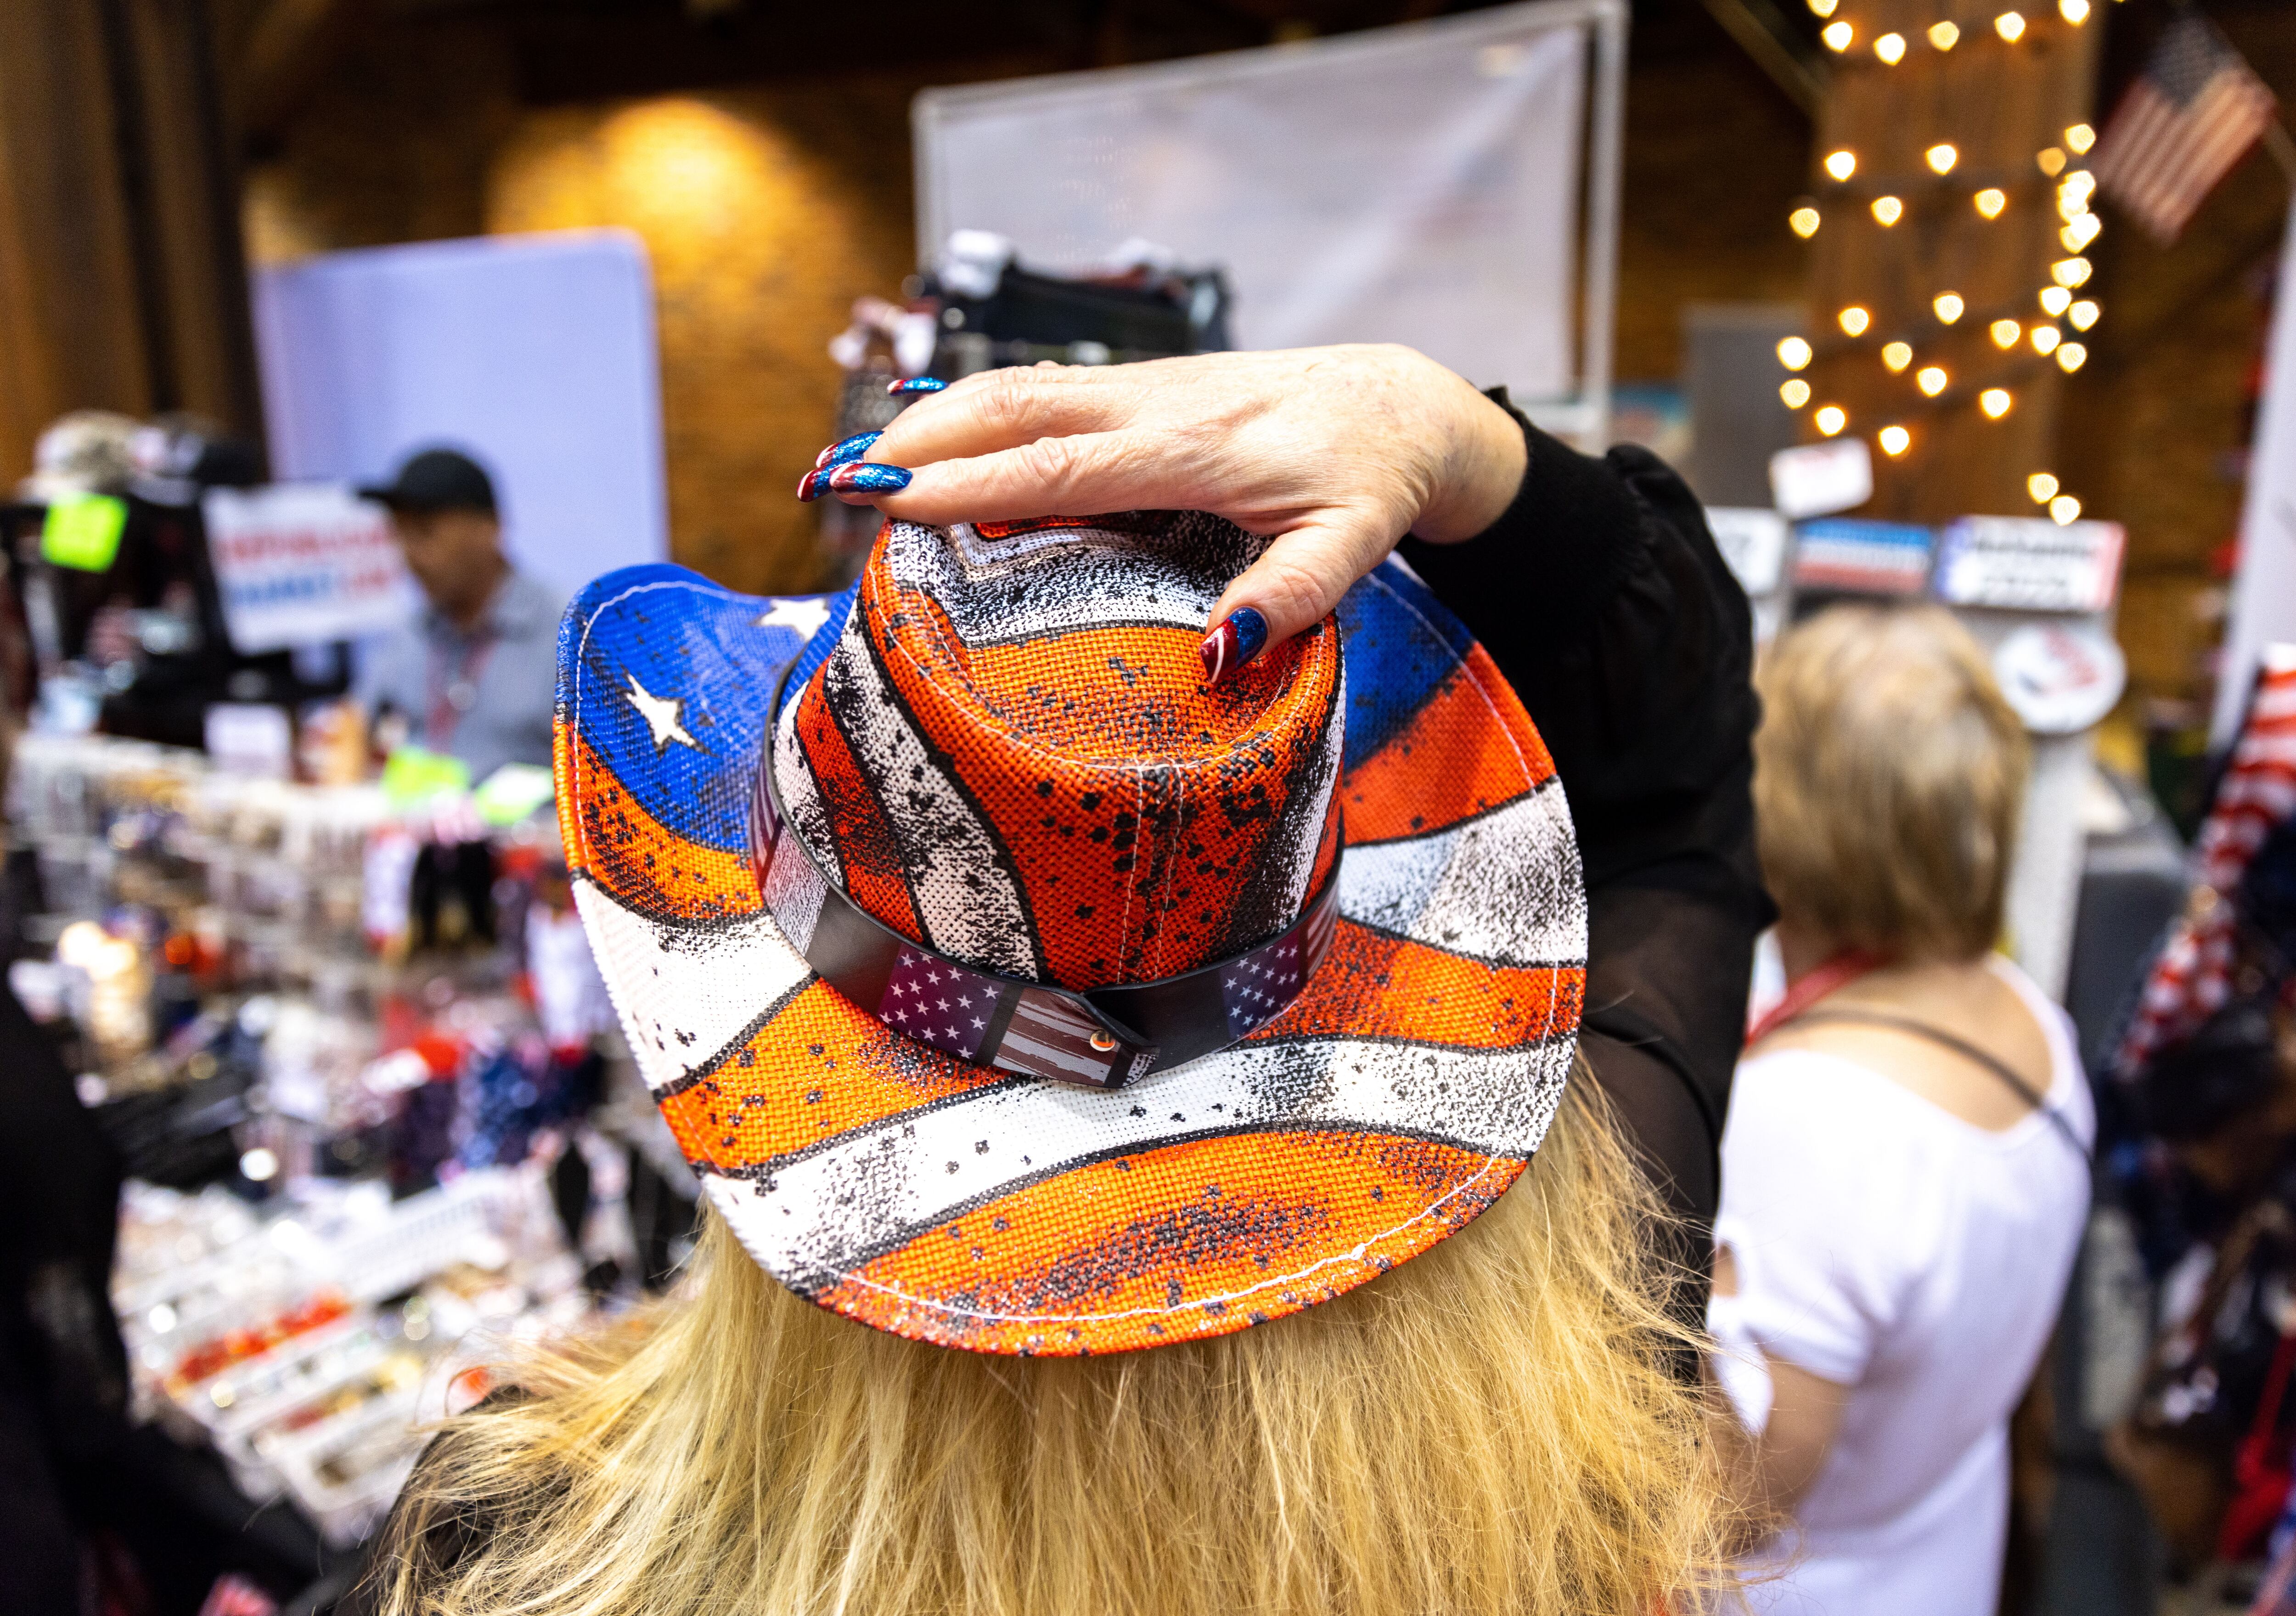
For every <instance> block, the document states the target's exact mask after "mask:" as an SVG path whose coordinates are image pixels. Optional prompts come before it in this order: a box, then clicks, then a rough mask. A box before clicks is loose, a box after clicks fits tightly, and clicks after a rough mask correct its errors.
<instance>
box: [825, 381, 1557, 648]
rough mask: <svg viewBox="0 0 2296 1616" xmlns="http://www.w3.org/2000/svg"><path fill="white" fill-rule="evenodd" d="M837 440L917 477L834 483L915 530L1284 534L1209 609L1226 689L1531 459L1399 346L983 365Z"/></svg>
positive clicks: (1494, 412)
mask: <svg viewBox="0 0 2296 1616" xmlns="http://www.w3.org/2000/svg"><path fill="white" fill-rule="evenodd" d="M849 443H857V440H849ZM838 447H839V449H840V450H845V451H846V455H844V456H839V457H840V458H847V457H849V456H850V455H854V454H857V453H858V452H859V451H860V449H861V448H865V451H866V454H867V457H868V460H867V463H868V464H871V465H876V466H883V467H886V468H894V467H898V468H906V471H907V472H908V476H907V478H906V486H902V487H898V488H885V487H884V485H886V484H890V483H894V482H895V481H896V480H898V472H893V471H891V470H890V469H889V470H886V471H883V472H864V471H862V470H860V468H859V466H858V465H857V464H854V465H849V466H848V467H840V471H843V472H845V473H846V474H845V475H843V476H841V477H840V478H839V479H838V480H837V482H836V483H833V484H831V485H830V486H831V487H832V488H834V489H835V491H837V492H839V493H840V494H841V495H843V496H846V497H848V498H854V499H867V500H869V501H870V502H871V503H873V504H876V505H877V506H879V507H880V508H881V510H883V511H884V512H885V513H886V514H887V515H889V516H896V517H899V518H901V519H903V520H904V521H918V522H931V523H948V522H955V521H996V520H1000V519H1010V518H1015V517H1026V516H1043V515H1050V514H1063V515H1086V514H1090V513H1097V512H1103V511H1135V510H1180V511H1210V512H1213V513H1217V514H1218V515H1221V516H1225V517H1226V518H1227V519H1228V520H1229V521H1233V522H1234V523H1236V524H1237V525H1238V526H1240V527H1242V528H1244V529H1247V530H1249V531H1251V532H1253V533H1262V534H1273V535H1275V543H1274V544H1272V545H1270V546H1268V548H1267V552H1266V554H1263V555H1262V556H1261V557H1260V558H1259V561H1258V562H1255V563H1254V564H1253V565H1252V566H1251V568H1250V569H1249V570H1246V571H1245V572H1244V573H1243V574H1242V576H1240V577H1239V578H1236V579H1235V580H1234V582H1232V583H1231V584H1229V586H1228V588H1227V592H1226V594H1225V595H1222V596H1221V597H1220V600H1219V603H1218V605H1216V606H1215V607H1214V608H1213V609H1212V615H1211V620H1210V628H1211V629H1212V633H1211V634H1210V636H1207V638H1206V642H1205V654H1206V662H1207V665H1208V666H1211V667H1212V670H1213V673H1214V677H1218V675H1219V674H1221V673H1225V672H1226V671H1227V670H1228V669H1229V668H1231V667H1233V666H1235V665H1238V664H1240V663H1241V662H1243V661H1247V660H1251V656H1253V655H1255V654H1257V653H1258V652H1259V650H1260V649H1261V647H1262V646H1263V645H1265V644H1275V643H1277V642H1280V641H1282V640H1284V639H1287V638H1289V637H1290V636H1292V635H1294V634H1297V633H1299V632H1300V630H1301V629H1303V628H1308V626H1309V625H1311V624H1313V623H1315V622H1316V620H1317V619H1320V618H1322V617H1323V616H1324V613H1325V612H1327V611H1331V610H1332V608H1333V606H1334V605H1335V604H1337V603H1338V602H1339V599H1340V596H1341V595H1343V594H1345V593H1346V592H1347V589H1348V587H1349V585H1351V584H1353V583H1354V582H1355V581H1356V580H1357V578H1361V577H1362V576H1363V575H1364V574H1365V573H1366V572H1368V571H1370V570H1372V569H1373V568H1374V567H1375V566H1377V565H1378V564H1379V563H1380V562H1381V561H1382V559H1384V558H1385V556H1386V555H1387V553H1388V552H1389V551H1390V550H1391V549H1393V548H1394V547H1395V545H1396V541H1397V540H1398V539H1400V538H1401V537H1403V536H1404V535H1405V534H1406V533H1416V534H1417V535H1419V537H1422V538H1425V539H1429V540H1431V541H1433V542H1435V543H1438V544H1443V543H1449V542H1452V541H1456V540H1458V539H1463V538H1470V537H1473V536H1474V535H1475V534H1477V533H1480V532H1481V531H1482V530H1483V529H1485V528H1487V527H1488V526H1489V525H1490V524H1491V523H1492V522H1493V521H1496V520H1497V518H1498V516H1499V514H1500V513H1501V512H1503V511H1505V509H1506V507H1507V505H1508V504H1509V503H1510V502H1511V501H1512V500H1513V497H1514V494H1515V490H1516V489H1517V488H1519V487H1520V486H1521V481H1522V474H1523V467H1524V463H1525V454H1526V451H1525V448H1524V445H1523V437H1522V431H1521V428H1520V427H1518V426H1517V425H1516V424H1515V422H1513V419H1512V418H1510V417H1509V416H1508V414H1506V412H1505V411H1504V410H1502V409H1500V408H1499V407H1498V406H1497V405H1495V404H1493V403H1491V401H1490V400H1489V399H1488V398H1484V397H1483V396H1482V395H1481V394H1480V393H1478V392H1477V391H1475V390H1474V389H1473V388H1472V387H1471V386H1469V385H1468V384H1467V382H1466V381H1464V380H1462V379H1461V378H1460V377H1459V376H1458V375H1456V373H1453V372H1451V371H1448V370H1446V369H1445V368H1444V367H1443V366H1441V365H1438V364H1436V363H1435V362H1434V361H1433V360H1431V359H1430V358H1428V357H1425V356H1424V355H1422V354H1419V353H1415V352H1414V351H1413V350H1412V349H1407V348H1399V347H1394V346H1390V345H1382V346H1358V347H1347V348H1310V349H1294V350H1292V351H1290V352H1283V353H1237V354H1204V355H1200V356H1196V357H1188V358H1180V359H1159V360H1154V361H1151V362H1148V363H1145V364H1139V365H1112V366H1103V367H1093V368H1084V367H1075V366H1066V365H1037V366H1036V367H1034V368H1033V369H1015V370H1001V371H988V372H984V373H980V374H979V375H974V376H968V377H966V378H965V379H964V381H959V382H957V383H956V384H955V386H953V387H951V388H949V389H948V390H947V391H946V392H941V393H938V394H935V395H932V396H931V397H927V398H921V399H920V400H918V402H917V403H915V404H914V405H913V406H910V407H909V408H908V409H907V410H906V411H905V412H904V413H903V414H901V415H900V417H899V418H898V419H897V420H896V421H895V422H893V424H892V425H891V426H890V427H888V428H887V429H886V430H885V431H884V433H883V435H882V436H881V437H880V438H878V439H876V440H875V441H874V442H873V443H869V444H866V445H860V446H857V447H855V448H852V449H849V448H848V446H847V445H840V446H838ZM832 455H836V451H832ZM832 455H824V463H834V461H833V460H832ZM872 484H875V485H877V487H875V488H872V487H871V486H870V485H872ZM1253 613H1257V614H1258V616H1259V622H1256V623H1255V622H1254V621H1253V620H1252V617H1251V614H1253ZM1231 625H1233V626H1232V627H1231ZM1255 630H1257V633H1255V632H1254V631H1255ZM1223 635H1225V636H1226V639H1225V641H1224V642H1223V641H1222V636H1223ZM1255 641H1256V642H1257V643H1255ZM1216 642H1221V645H1220V648H1219V650H1218V654H1217V655H1216V654H1215V643H1216ZM1215 663H1217V664H1218V665H1217V666H1214V664H1215Z"/></svg>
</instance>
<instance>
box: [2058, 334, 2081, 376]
mask: <svg viewBox="0 0 2296 1616" xmlns="http://www.w3.org/2000/svg"><path fill="white" fill-rule="evenodd" d="M2087 357H2088V349H2086V348H2083V347H2082V346H2081V345H2080V344H2079V343H2078V342H2066V343H2062V344H2060V345H2059V347H2058V349H2057V368H2058V369H2059V370H2061V371H2062V372H2064V373H2065V374H2067V375H2069V376H2070V375H2071V374H2072V373H2073V372H2075V371H2077V370H2079V368H2080V367H2081V365H2082V362H2083V361H2085V360H2086V359H2087Z"/></svg>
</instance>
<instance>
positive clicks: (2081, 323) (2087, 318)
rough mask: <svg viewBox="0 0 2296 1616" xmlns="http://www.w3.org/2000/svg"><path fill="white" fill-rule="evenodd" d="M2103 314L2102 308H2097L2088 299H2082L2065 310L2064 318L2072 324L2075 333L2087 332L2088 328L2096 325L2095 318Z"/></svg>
mask: <svg viewBox="0 0 2296 1616" xmlns="http://www.w3.org/2000/svg"><path fill="white" fill-rule="evenodd" d="M2103 312H2104V311H2103V309H2102V308H2098V307H2097V306H2096V305H2095V303H2093V302H2091V301H2090V300H2089V299H2087V298H2083V299H2081V300H2080V301H2079V302H2078V303H2076V304H2074V305H2073V306H2072V307H2071V308H2068V309H2067V310H2065V318H2067V319H2068V320H2071V322H2072V323H2073V329H2074V330H2075V331H2087V329H2088V328H2089V327H2090V326H2092V325H2094V324H2096V317H2097V316H2099V315H2101V314H2103Z"/></svg>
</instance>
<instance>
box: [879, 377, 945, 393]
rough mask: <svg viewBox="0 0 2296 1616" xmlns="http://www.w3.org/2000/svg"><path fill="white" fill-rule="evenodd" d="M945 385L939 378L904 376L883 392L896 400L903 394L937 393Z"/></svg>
mask: <svg viewBox="0 0 2296 1616" xmlns="http://www.w3.org/2000/svg"><path fill="white" fill-rule="evenodd" d="M947 385H948V383H947V382H946V381H942V380H941V379H940V378H939V376H904V377H902V378H901V379H900V380H899V381H896V382H894V383H893V385H892V386H890V387H889V388H887V389H886V391H887V392H889V393H890V394H892V395H893V396H894V397H895V398H898V397H899V396H900V395H901V394H903V393H937V392H939V391H940V390H942V389H943V388H945V387H947Z"/></svg>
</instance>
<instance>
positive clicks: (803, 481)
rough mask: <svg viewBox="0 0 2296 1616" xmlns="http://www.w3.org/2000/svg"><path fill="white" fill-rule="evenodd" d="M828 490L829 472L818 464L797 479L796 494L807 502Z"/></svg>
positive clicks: (812, 500) (811, 501)
mask: <svg viewBox="0 0 2296 1616" xmlns="http://www.w3.org/2000/svg"><path fill="white" fill-rule="evenodd" d="M828 492H829V473H828V472H824V471H823V470H822V469H821V468H820V467H818V466H816V467H815V468H814V469H813V470H812V471H810V472H807V473H806V474H805V475H804V476H802V477H800V478H799V479H798V483H797V496H798V498H799V500H801V501H802V502H804V503H805V504H812V503H813V502H814V501H815V500H816V499H819V498H820V497H821V496H823V495H824V494H826V493H828Z"/></svg>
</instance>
